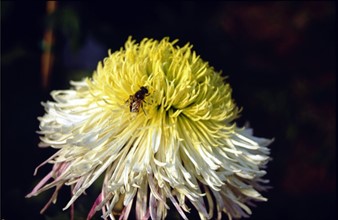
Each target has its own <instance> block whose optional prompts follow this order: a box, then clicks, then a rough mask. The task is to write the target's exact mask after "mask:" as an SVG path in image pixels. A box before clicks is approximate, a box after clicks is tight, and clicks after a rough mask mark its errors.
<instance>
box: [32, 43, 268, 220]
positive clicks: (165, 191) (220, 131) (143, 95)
mask: <svg viewBox="0 0 338 220" xmlns="http://www.w3.org/2000/svg"><path fill="white" fill-rule="evenodd" d="M176 42H177V41H173V42H170V41H169V39H168V38H164V39H163V40H161V41H156V40H152V39H144V40H142V41H141V42H140V43H139V44H138V43H136V42H135V41H133V40H132V39H131V38H129V39H128V41H127V42H126V44H125V48H121V50H119V51H117V52H115V53H110V52H109V56H108V57H107V58H105V59H104V60H103V62H102V63H101V62H100V63H99V64H98V67H97V70H96V72H95V73H94V74H93V77H92V78H88V79H85V80H83V81H80V82H71V84H72V86H73V88H71V89H70V90H62V91H53V92H52V93H51V95H52V97H53V99H54V100H55V101H53V102H49V101H48V102H46V103H43V106H44V107H45V110H46V114H45V115H44V116H43V117H41V118H39V120H40V132H39V133H40V134H41V135H42V136H41V143H40V146H41V147H48V146H50V147H52V148H56V149H58V151H57V152H56V153H55V154H54V155H53V156H52V157H51V158H49V159H48V160H46V161H45V162H44V163H43V164H45V163H52V164H53V169H52V171H51V172H50V173H49V174H48V175H47V176H46V177H45V178H44V179H42V180H41V182H40V183H39V184H38V185H37V186H36V187H35V188H34V189H33V191H32V192H31V193H30V194H28V195H27V196H28V197H30V196H35V195H38V194H39V193H40V192H42V191H45V190H47V189H49V188H52V187H56V190H55V193H54V194H53V196H52V198H51V200H50V202H51V201H54V200H55V199H56V197H57V193H58V190H59V189H60V188H61V187H62V186H63V185H70V186H71V190H72V197H71V199H70V201H69V202H68V204H67V205H66V206H65V209H67V208H68V207H69V206H71V205H72V204H73V203H74V202H75V200H76V199H77V198H78V197H79V196H81V195H82V194H83V193H84V192H85V190H86V189H87V188H88V187H90V186H91V185H92V184H93V183H94V181H96V180H97V178H98V177H99V176H101V174H104V181H103V185H102V191H101V193H100V194H99V195H98V197H97V199H96V201H95V203H94V204H93V208H92V210H91V211H90V212H89V216H88V218H90V217H91V216H93V215H94V213H95V212H96V211H97V210H100V209H102V212H103V217H104V218H112V219H114V215H115V214H116V213H118V214H119V215H120V217H122V218H125V219H126V218H128V215H129V212H130V210H131V207H132V204H133V201H134V200H136V209H135V210H136V216H137V218H138V219H143V218H149V217H150V218H151V219H162V218H165V217H166V215H167V209H168V208H169V205H168V204H169V202H171V203H172V204H173V205H174V206H175V207H176V209H177V210H178V212H179V213H180V215H181V216H182V217H183V218H184V219H187V216H186V212H189V208H190V207H188V205H187V204H186V202H187V201H190V203H191V204H192V205H193V206H194V207H195V208H196V209H197V211H198V212H199V215H200V217H201V218H202V219H203V218H211V217H212V216H213V215H214V216H215V214H214V213H213V212H214V208H216V209H215V210H217V214H216V215H217V217H218V218H220V217H221V215H222V212H224V213H226V214H227V215H228V217H229V218H232V217H242V216H248V214H251V210H250V208H249V207H248V204H251V202H252V201H265V200H266V199H265V198H264V197H263V196H261V195H260V193H259V191H261V190H263V189H264V186H262V185H261V183H264V182H267V181H266V180H263V179H262V177H263V176H264V175H265V173H266V172H265V171H264V168H265V165H266V163H267V161H268V160H269V157H268V154H269V149H268V148H267V145H269V144H270V143H271V141H272V140H268V139H264V138H257V137H254V136H253V135H252V130H251V129H249V128H245V127H244V128H239V127H237V126H236V124H235V123H234V119H236V118H237V117H238V114H239V111H240V110H239V109H238V107H236V105H235V103H234V101H233V99H232V97H231V87H230V85H229V84H227V83H225V82H224V78H222V76H221V73H220V72H216V71H215V70H214V68H213V67H211V66H209V64H208V63H207V62H205V61H203V60H202V59H201V58H200V57H199V56H197V55H196V53H195V52H194V51H192V46H191V45H189V44H187V45H185V46H184V47H179V46H176V45H175V44H176ZM40 166H41V165H40ZM50 202H49V203H50ZM119 202H123V205H122V208H121V209H118V208H117V204H118V203H119ZM49 203H48V204H47V205H46V207H47V206H48V205H49ZM46 207H45V208H46ZM207 207H208V208H207ZM45 208H44V209H45ZM44 209H43V210H44ZM115 217H116V215H115Z"/></svg>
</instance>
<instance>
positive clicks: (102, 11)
mask: <svg viewBox="0 0 338 220" xmlns="http://www.w3.org/2000/svg"><path fill="white" fill-rule="evenodd" d="M335 16H336V5H335V3H334V2H255V3H249V2H240V3H234V2H211V3H207V2H190V1H186V2H182V3H178V2H175V3H169V2H168V3H155V2H148V3H134V2H129V3H114V2H112V3H111V4H109V5H108V4H107V3H103V2H102V3H99V2H96V3H89V2H86V3H79V2H71V3H68V2H59V4H58V5H57V10H56V12H55V14H53V15H52V16H47V15H46V3H32V2H30V3H27V2H26V3H25V2H21V3H19V2H3V1H2V2H1V219H5V220H16V219H68V218H69V210H67V211H65V212H62V211H61V209H62V207H64V206H65V205H66V203H67V201H68V199H69V198H70V195H69V192H68V191H67V188H65V189H64V190H62V191H61V195H60V196H59V199H58V202H57V203H56V205H51V207H50V208H49V209H48V210H47V211H46V213H45V215H40V214H39V210H40V209H41V208H42V207H43V206H44V204H45V203H46V202H47V201H48V198H49V196H50V195H51V193H52V191H49V192H45V193H43V194H41V195H39V196H38V197H34V198H30V199H25V195H26V194H27V193H29V192H30V191H31V190H32V188H33V187H34V185H35V184H36V183H37V181H38V180H40V179H41V178H42V177H43V174H46V172H48V169H50V166H48V165H47V166H46V167H44V168H42V169H41V170H40V172H39V173H38V175H37V177H34V176H33V171H34V168H35V167H36V166H37V165H38V164H40V163H41V162H42V161H44V160H45V159H47V157H49V156H50V155H51V154H52V153H53V152H54V150H52V149H40V148H38V147H37V144H38V142H39V139H38V135H37V134H36V133H35V131H37V130H38V125H39V124H38V120H37V117H38V116H42V115H43V114H44V111H43V107H42V106H41V105H40V102H41V101H46V100H50V99H51V98H50V96H49V92H50V91H52V90H56V89H67V88H69V80H79V79H81V78H82V77H84V76H89V75H91V73H92V72H93V70H94V69H95V68H96V65H97V63H98V61H99V60H102V59H103V58H104V57H105V56H106V55H107V51H108V49H109V48H111V49H112V51H115V50H118V49H120V48H121V47H122V46H123V45H124V42H125V41H126V40H127V38H128V36H130V35H131V36H133V38H134V39H136V40H137V41H140V40H141V39H142V38H144V37H148V38H155V39H158V40H160V39H161V38H163V37H165V36H169V37H170V39H172V40H174V39H176V38H178V39H179V40H180V41H179V43H178V44H179V45H181V46H183V45H185V43H187V42H190V43H191V44H193V45H194V49H195V50H196V51H197V54H199V55H200V56H201V57H202V59H204V60H206V61H208V62H209V63H210V65H212V66H214V67H215V69H216V70H222V71H223V74H224V75H227V76H229V78H228V79H227V80H228V82H230V84H231V86H232V88H233V97H234V99H235V100H236V103H237V104H238V105H239V106H241V107H243V108H244V110H243V112H242V117H241V118H240V119H239V120H238V123H239V125H243V124H244V122H246V121H249V122H250V125H251V126H252V127H253V128H254V133H255V135H257V136H262V137H267V138H272V137H274V138H275V139H276V141H275V142H274V143H273V144H272V145H271V146H270V148H271V152H272V157H273V161H271V162H270V163H269V166H268V174H267V178H268V179H270V180H271V185H272V186H273V188H272V189H270V190H269V191H268V192H264V193H263V194H264V195H265V196H266V197H268V198H269V201H268V202H266V203H257V207H256V208H253V214H252V217H251V219H335V217H336V214H335V201H336V165H335V162H336V154H335V153H336V149H335V145H336V140H335V138H336V136H335V131H336V112H335V111H336V101H335V98H336V91H335V89H336V63H335V60H336V53H335V52H336V50H335V46H336V45H335V44H336V42H335V37H336V34H335ZM48 25H53V28H54V34H55V43H54V47H53V53H54V56H55V62H54V65H53V68H52V71H51V78H50V80H49V83H48V86H47V87H43V86H42V83H41V82H42V77H41V67H40V66H41V54H42V38H43V34H44V31H45V29H46V27H47V26H48ZM93 188H94V191H95V186H94V187H93ZM94 196H95V193H94V192H91V191H89V192H88V195H87V196H82V197H81V199H79V200H78V202H77V204H76V213H75V214H76V219H85V216H86V213H87V212H88V207H89V206H90V203H91V202H93V201H94V199H95V198H94ZM171 210H174V208H171ZM170 213H172V212H170ZM173 213H174V212H173ZM195 214H196V213H192V215H191V216H194V215H195ZM171 217H172V218H173V217H177V216H176V215H170V216H168V219H171ZM192 218H193V217H192ZM97 219H99V215H97ZM224 219H226V217H225V216H224Z"/></svg>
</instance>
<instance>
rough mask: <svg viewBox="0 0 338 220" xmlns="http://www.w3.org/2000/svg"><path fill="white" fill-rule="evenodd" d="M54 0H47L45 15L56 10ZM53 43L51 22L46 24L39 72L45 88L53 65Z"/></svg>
mask: <svg viewBox="0 0 338 220" xmlns="http://www.w3.org/2000/svg"><path fill="white" fill-rule="evenodd" d="M56 5H57V2H56V1H47V5H46V11H47V16H49V15H51V14H52V13H53V12H54V11H55V10H56ZM53 43H54V34H53V23H50V24H48V25H47V27H46V30H45V33H44V36H43V41H42V47H43V53H42V56H41V74H42V87H43V88H45V89H46V88H47V87H48V83H49V78H50V74H51V70H52V67H53V61H54V55H53V52H52V47H53Z"/></svg>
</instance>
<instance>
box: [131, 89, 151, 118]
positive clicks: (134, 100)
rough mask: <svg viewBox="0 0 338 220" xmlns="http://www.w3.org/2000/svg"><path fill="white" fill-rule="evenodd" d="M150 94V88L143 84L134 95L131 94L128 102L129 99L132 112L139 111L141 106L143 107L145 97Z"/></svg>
mask: <svg viewBox="0 0 338 220" xmlns="http://www.w3.org/2000/svg"><path fill="white" fill-rule="evenodd" d="M148 95H149V92H148V89H147V88H146V87H144V86H141V88H140V89H139V90H138V91H137V92H136V93H135V94H134V95H131V96H129V100H127V102H128V101H129V108H130V112H136V113H137V112H139V111H140V107H141V108H142V107H143V102H144V98H145V97H146V96H148ZM142 110H143V108H142ZM143 112H144V110H143Z"/></svg>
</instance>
